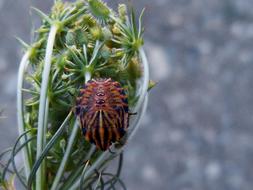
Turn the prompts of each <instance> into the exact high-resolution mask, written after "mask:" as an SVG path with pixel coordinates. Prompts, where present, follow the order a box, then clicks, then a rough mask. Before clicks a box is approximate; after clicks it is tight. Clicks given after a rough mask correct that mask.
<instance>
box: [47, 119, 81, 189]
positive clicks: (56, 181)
mask: <svg viewBox="0 0 253 190" xmlns="http://www.w3.org/2000/svg"><path fill="white" fill-rule="evenodd" d="M78 130H79V128H78V121H76V122H75V124H74V127H73V131H72V133H71V135H70V138H69V142H68V146H67V148H66V151H65V154H64V156H63V159H62V161H61V164H60V167H59V169H58V171H57V174H56V176H55V178H54V182H53V185H52V188H51V190H56V189H57V187H58V184H59V182H60V179H61V177H62V175H63V173H64V169H65V167H66V164H67V162H68V159H69V156H70V154H71V150H72V148H73V145H74V142H75V138H76V135H77V132H78Z"/></svg>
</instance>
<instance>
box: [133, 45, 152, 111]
mask: <svg viewBox="0 0 253 190" xmlns="http://www.w3.org/2000/svg"><path fill="white" fill-rule="evenodd" d="M139 53H140V56H141V60H142V64H143V84H142V89H141V92H140V95H139V96H140V98H139V100H138V102H137V103H136V106H135V108H134V110H133V112H137V111H138V110H139V109H140V107H141V105H142V103H143V101H144V98H145V95H146V93H147V91H148V83H149V66H148V59H147V57H146V54H145V51H144V49H143V48H140V50H139Z"/></svg>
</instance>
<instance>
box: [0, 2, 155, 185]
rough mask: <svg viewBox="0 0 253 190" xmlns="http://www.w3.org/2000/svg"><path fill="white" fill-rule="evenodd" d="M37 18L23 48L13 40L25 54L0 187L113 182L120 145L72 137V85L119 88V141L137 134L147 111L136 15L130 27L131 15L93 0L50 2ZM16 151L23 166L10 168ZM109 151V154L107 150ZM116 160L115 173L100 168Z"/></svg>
mask: <svg viewBox="0 0 253 190" xmlns="http://www.w3.org/2000/svg"><path fill="white" fill-rule="evenodd" d="M33 10H34V11H35V12H36V13H37V14H38V15H39V16H40V17H41V18H42V25H41V26H40V27H39V28H38V29H37V30H36V40H35V42H33V43H32V44H31V45H28V44H26V43H25V42H23V41H22V40H20V39H19V41H20V42H21V44H22V45H23V46H24V49H25V54H24V56H23V58H22V60H21V63H20V67H19V73H18V86H17V108H18V129H19V134H20V136H19V137H18V139H17V141H16V143H15V145H14V147H13V148H11V149H8V150H6V151H4V152H3V154H1V155H0V159H1V160H4V159H3V158H4V157H8V156H9V159H7V163H5V164H3V163H2V162H1V166H0V167H1V168H2V170H0V172H1V173H0V174H1V176H0V177H1V179H0V184H1V185H2V187H3V188H4V189H14V185H13V181H14V178H15V177H17V178H18V179H19V181H20V182H21V183H22V185H23V186H24V187H25V188H26V189H33V190H44V189H52V190H55V189H61V190H68V189H104V188H114V186H115V185H116V184H117V183H118V184H119V185H120V186H122V187H123V188H125V185H124V183H123V182H122V181H121V179H120V178H119V176H120V171H121V167H122V162H123V153H122V151H123V147H124V145H119V144H116V143H115V144H114V145H112V146H111V148H110V150H107V151H105V152H102V151H99V150H96V148H95V147H94V146H93V145H91V144H90V143H89V142H86V141H85V140H84V138H83V137H82V136H81V134H80V132H79V128H78V126H79V123H78V121H77V120H76V118H75V115H74V114H73V107H74V106H75V101H76V97H77V93H78V90H79V89H80V87H81V86H82V85H83V84H84V83H85V82H87V81H88V80H90V79H91V78H97V77H98V78H100V77H103V78H109V77H110V78H112V79H114V80H115V81H118V82H120V83H121V84H122V85H123V87H124V88H125V89H126V90H127V95H128V99H129V107H130V110H131V112H133V113H135V112H136V113H137V115H136V116H132V117H131V118H130V126H129V129H128V132H127V136H126V138H125V139H124V140H125V142H127V141H129V139H130V138H131V137H132V136H133V135H134V133H135V132H136V130H137V129H138V126H139V122H140V119H141V118H142V116H143V115H144V112H145V109H146V106H147V101H148V99H147V91H148V89H149V88H150V87H152V86H153V83H150V85H149V74H148V73H149V71H148V64H147V59H146V56H145V53H144V51H143V49H142V45H143V37H142V34H143V28H142V25H141V17H142V14H143V12H142V13H141V16H140V18H139V20H138V27H137V23H136V19H135V15H134V11H133V10H131V13H130V16H129V15H128V13H127V8H126V6H125V5H123V4H121V5H119V10H118V13H116V12H114V11H113V10H111V9H110V8H109V7H108V6H107V5H106V4H105V3H103V2H102V1H100V0H87V1H84V0H79V1H76V2H74V3H63V2H61V1H59V0H56V1H55V4H54V6H53V8H52V11H51V13H50V14H49V15H46V14H45V13H43V12H41V11H40V10H38V9H36V8H33ZM20 152H22V156H23V159H24V164H23V165H21V166H17V165H16V161H15V158H16V156H17V155H18V154H19V153H20ZM112 152H113V153H112ZM116 158H118V159H119V161H118V169H117V172H116V174H111V173H109V172H108V171H107V170H106V168H107V166H108V164H109V163H110V161H112V160H115V159H116Z"/></svg>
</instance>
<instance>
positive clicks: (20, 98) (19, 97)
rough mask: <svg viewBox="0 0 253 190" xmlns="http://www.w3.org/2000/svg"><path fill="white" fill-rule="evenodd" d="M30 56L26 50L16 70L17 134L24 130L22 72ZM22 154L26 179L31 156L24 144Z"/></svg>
mask: <svg viewBox="0 0 253 190" xmlns="http://www.w3.org/2000/svg"><path fill="white" fill-rule="evenodd" d="M29 57H30V51H27V52H26V53H25V55H24V56H23V58H22V60H21V63H20V66H19V71H18V84H17V117H18V118H17V120H18V131H19V135H21V134H23V133H24V132H25V124H24V105H23V92H22V88H23V83H24V74H25V70H26V68H27V66H28V63H29V61H28V59H29ZM26 139H27V136H25V137H24V138H22V139H21V140H20V143H21V144H23V143H24V142H25V141H26ZM22 155H23V159H24V166H25V174H26V179H27V180H28V176H29V173H30V171H31V157H30V154H29V148H28V146H26V147H25V148H24V149H23V150H22Z"/></svg>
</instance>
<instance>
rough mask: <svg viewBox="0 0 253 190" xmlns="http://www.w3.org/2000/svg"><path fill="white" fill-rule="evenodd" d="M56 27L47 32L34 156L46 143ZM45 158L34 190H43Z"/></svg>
mask: <svg viewBox="0 0 253 190" xmlns="http://www.w3.org/2000/svg"><path fill="white" fill-rule="evenodd" d="M57 31H58V27H57V26H56V25H52V26H51V28H50V32H49V37H48V41H47V47H46V56H45V65H44V69H43V74H42V84H41V92H40V103H39V116H38V117H39V119H38V131H37V154H36V158H37V159H38V158H39V157H40V154H41V153H42V150H43V148H44V147H45V144H46V132H47V123H46V121H45V119H46V117H45V116H46V115H47V114H46V113H45V112H46V110H48V108H47V107H48V103H47V101H48V100H47V91H48V82H49V75H50V68H51V58H52V54H53V47H54V41H55V36H56V34H57ZM45 165H46V160H44V161H43V162H42V164H41V166H40V167H39V169H38V172H37V175H36V190H44V187H45V184H46V182H45V179H46V176H45V174H46V171H45V170H46V168H45Z"/></svg>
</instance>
